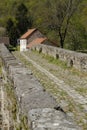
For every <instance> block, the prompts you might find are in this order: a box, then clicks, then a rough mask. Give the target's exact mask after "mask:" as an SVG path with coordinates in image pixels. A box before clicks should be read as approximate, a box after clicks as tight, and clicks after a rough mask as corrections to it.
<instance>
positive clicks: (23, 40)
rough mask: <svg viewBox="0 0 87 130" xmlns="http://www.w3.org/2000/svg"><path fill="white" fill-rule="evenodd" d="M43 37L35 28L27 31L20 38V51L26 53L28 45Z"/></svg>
mask: <svg viewBox="0 0 87 130" xmlns="http://www.w3.org/2000/svg"><path fill="white" fill-rule="evenodd" d="M44 37H45V36H44V35H43V34H42V33H41V32H40V31H39V30H38V29H36V28H34V29H29V30H28V31H27V32H26V33H25V34H23V35H22V36H21V37H20V51H26V50H27V45H29V44H30V43H31V42H32V41H33V40H34V39H36V38H44Z"/></svg>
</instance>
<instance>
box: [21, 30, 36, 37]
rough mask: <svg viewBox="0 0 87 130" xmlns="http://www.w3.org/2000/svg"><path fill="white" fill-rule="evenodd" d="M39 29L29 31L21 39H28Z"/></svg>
mask: <svg viewBox="0 0 87 130" xmlns="http://www.w3.org/2000/svg"><path fill="white" fill-rule="evenodd" d="M36 30H37V29H36V28H34V29H29V30H28V31H27V32H26V33H25V34H23V35H22V36H21V37H20V39H27V38H28V37H29V36H30V35H31V34H32V33H33V32H34V31H36Z"/></svg>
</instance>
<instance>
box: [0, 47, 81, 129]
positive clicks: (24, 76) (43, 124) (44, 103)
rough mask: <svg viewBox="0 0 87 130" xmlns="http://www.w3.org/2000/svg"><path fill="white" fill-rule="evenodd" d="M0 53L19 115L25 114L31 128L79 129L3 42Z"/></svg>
mask: <svg viewBox="0 0 87 130" xmlns="http://www.w3.org/2000/svg"><path fill="white" fill-rule="evenodd" d="M0 56H1V58H2V61H3V65H4V67H5V70H6V72H7V78H8V79H9V80H10V81H12V83H13V90H14V91H15V94H16V96H17V102H18V106H19V115H20V114H24V115H27V118H28V124H29V127H30V129H31V130H60V129H61V130H64V129H66V130H72V129H73V130H80V128H78V126H77V125H76V124H75V123H74V122H73V120H72V119H71V118H70V117H68V116H67V114H66V113H65V112H63V111H61V110H60V106H58V104H57V103H56V101H55V99H54V98H53V97H52V95H50V94H49V93H48V92H47V91H46V90H44V88H43V86H42V85H41V84H40V83H39V81H38V80H37V79H36V78H35V77H34V76H33V74H32V72H31V70H29V69H27V68H25V67H24V66H23V65H22V63H21V62H19V61H18V60H17V59H16V58H15V57H14V56H13V55H12V54H11V53H10V52H9V51H8V50H7V48H6V47H5V46H4V44H2V45H0ZM58 108H59V109H58ZM19 118H20V117H19ZM30 129H29V130H30Z"/></svg>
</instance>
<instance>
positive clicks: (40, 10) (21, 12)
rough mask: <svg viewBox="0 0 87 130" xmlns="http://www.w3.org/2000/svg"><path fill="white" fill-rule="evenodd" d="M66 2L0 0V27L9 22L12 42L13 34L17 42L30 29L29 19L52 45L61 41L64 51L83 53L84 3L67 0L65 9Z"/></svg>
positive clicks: (86, 8) (86, 19)
mask: <svg viewBox="0 0 87 130" xmlns="http://www.w3.org/2000/svg"><path fill="white" fill-rule="evenodd" d="M67 1H68V2H67ZM69 1H70V0H42V1H41V0H32V1H31V0H25V1H23V0H17V1H16V0H3V1H1V2H0V26H5V25H6V21H7V19H9V18H11V20H12V21H13V22H14V27H13V29H12V30H15V31H12V36H13V38H12V39H13V41H14V39H15V38H14V37H15V36H14V32H15V33H16V35H17V37H18V38H19V37H20V35H22V34H23V33H24V32H25V31H26V30H27V29H28V28H30V27H31V26H32V18H33V27H36V28H38V29H40V30H41V31H42V32H43V33H44V34H45V35H46V36H47V37H48V38H49V39H51V40H53V41H54V42H55V41H56V42H57V43H58V44H59V43H60V42H61V41H62V42H64V44H65V43H66V45H64V47H67V48H69V49H72V50H78V49H80V50H82V49H86V50H87V43H86V42H87V36H86V34H87V0H71V1H72V8H67V7H69V6H68V4H69ZM24 2H25V3H24ZM78 2H80V3H79V6H77V5H78ZM22 3H24V4H22ZM25 5H26V6H25ZM26 7H27V8H26ZM73 10H75V13H74V15H71V13H72V12H73ZM30 14H31V15H30ZM70 15H71V16H72V19H71V17H70V19H69V21H68V22H69V24H68V26H67V18H68V17H69V16H70ZM14 19H15V20H14ZM72 24H73V25H72ZM15 26H16V28H15ZM60 26H61V27H60ZM66 27H67V29H66ZM59 28H60V34H59ZM21 32H22V33H21ZM66 32H67V33H66ZM61 36H62V37H61ZM14 44H15V42H14ZM75 46H76V47H75Z"/></svg>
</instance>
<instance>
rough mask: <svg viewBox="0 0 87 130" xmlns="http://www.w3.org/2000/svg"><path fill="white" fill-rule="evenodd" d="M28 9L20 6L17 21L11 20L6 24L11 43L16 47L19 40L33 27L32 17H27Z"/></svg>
mask: <svg viewBox="0 0 87 130" xmlns="http://www.w3.org/2000/svg"><path fill="white" fill-rule="evenodd" d="M27 12H28V10H27V8H26V6H25V5H24V4H23V3H21V4H19V5H18V7H17V10H16V14H15V20H13V19H12V18H9V19H8V21H7V23H6V32H7V35H8V36H9V38H10V43H11V44H12V45H13V46H14V47H16V45H17V39H18V38H19V37H20V36H21V35H22V34H23V33H25V32H26V31H27V29H28V28H30V27H31V26H32V20H31V17H27Z"/></svg>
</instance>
